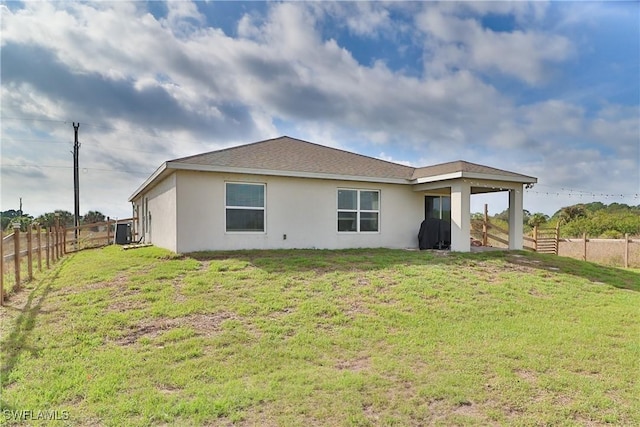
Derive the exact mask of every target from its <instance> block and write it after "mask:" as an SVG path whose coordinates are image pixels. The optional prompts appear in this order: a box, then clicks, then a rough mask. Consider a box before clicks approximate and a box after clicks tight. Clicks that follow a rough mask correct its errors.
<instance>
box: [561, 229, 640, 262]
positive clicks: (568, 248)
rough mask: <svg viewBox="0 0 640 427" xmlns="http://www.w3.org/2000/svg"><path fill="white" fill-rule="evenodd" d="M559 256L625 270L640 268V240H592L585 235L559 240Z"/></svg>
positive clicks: (627, 238)
mask: <svg viewBox="0 0 640 427" xmlns="http://www.w3.org/2000/svg"><path fill="white" fill-rule="evenodd" d="M558 254H559V255H561V256H567V257H571V258H576V259H581V260H583V261H592V262H597V263H603V264H610V265H617V266H622V267H625V268H629V267H633V268H640V238H637V237H636V238H630V237H629V235H628V234H625V236H624V238H622V239H590V238H589V237H588V236H587V235H586V234H583V236H582V238H581V239H559V252H558Z"/></svg>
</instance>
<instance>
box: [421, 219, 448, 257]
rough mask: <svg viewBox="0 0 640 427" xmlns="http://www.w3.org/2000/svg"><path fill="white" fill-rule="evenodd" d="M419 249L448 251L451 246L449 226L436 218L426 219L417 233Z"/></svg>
mask: <svg viewBox="0 0 640 427" xmlns="http://www.w3.org/2000/svg"><path fill="white" fill-rule="evenodd" d="M418 246H419V247H420V249H449V248H450V246H451V224H450V223H449V221H445V220H442V219H437V218H427V219H425V220H424V221H422V224H420V231H419V232H418Z"/></svg>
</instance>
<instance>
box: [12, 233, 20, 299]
mask: <svg viewBox="0 0 640 427" xmlns="http://www.w3.org/2000/svg"><path fill="white" fill-rule="evenodd" d="M13 265H14V268H15V272H14V274H15V280H16V283H15V285H14V287H13V290H14V292H15V291H17V290H18V289H19V288H20V223H19V222H14V223H13Z"/></svg>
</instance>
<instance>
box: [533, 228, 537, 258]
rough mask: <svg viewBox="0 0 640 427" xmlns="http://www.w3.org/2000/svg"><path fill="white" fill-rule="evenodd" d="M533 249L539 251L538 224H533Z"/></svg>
mask: <svg viewBox="0 0 640 427" xmlns="http://www.w3.org/2000/svg"><path fill="white" fill-rule="evenodd" d="M533 250H534V251H535V252H538V226H537V225H534V226H533Z"/></svg>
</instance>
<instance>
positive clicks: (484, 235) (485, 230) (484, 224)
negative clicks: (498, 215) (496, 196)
mask: <svg viewBox="0 0 640 427" xmlns="http://www.w3.org/2000/svg"><path fill="white" fill-rule="evenodd" d="M488 223H489V205H488V204H486V203H485V204H484V218H483V219H482V246H487V245H488V244H489V236H488V233H489V232H488V230H489V225H488Z"/></svg>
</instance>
